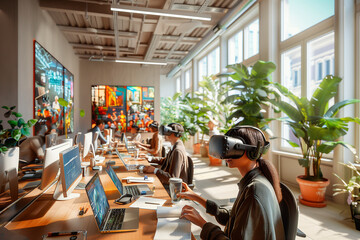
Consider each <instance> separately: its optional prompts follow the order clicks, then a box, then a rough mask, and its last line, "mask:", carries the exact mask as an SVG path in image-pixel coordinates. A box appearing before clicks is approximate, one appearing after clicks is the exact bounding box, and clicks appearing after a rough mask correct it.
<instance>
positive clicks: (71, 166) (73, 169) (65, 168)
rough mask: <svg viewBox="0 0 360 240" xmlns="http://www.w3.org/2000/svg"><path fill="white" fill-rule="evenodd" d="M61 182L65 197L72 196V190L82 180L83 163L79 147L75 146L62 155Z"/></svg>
mask: <svg viewBox="0 0 360 240" xmlns="http://www.w3.org/2000/svg"><path fill="white" fill-rule="evenodd" d="M60 169H61V182H62V186H63V194H64V196H65V197H67V195H69V194H70V192H71V190H70V188H72V187H75V186H74V185H75V183H76V184H77V181H78V180H79V178H80V179H81V176H82V170H81V161H80V153H79V147H78V146H74V147H72V148H70V149H68V150H65V151H63V152H61V153H60Z"/></svg>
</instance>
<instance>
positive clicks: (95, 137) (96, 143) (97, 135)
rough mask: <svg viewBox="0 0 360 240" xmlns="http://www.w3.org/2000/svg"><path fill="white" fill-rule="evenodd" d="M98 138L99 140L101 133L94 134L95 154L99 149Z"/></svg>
mask: <svg viewBox="0 0 360 240" xmlns="http://www.w3.org/2000/svg"><path fill="white" fill-rule="evenodd" d="M98 138H99V132H95V133H94V134H93V140H92V144H93V146H94V154H95V152H96V150H97V149H98Z"/></svg>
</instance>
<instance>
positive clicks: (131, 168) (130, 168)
mask: <svg viewBox="0 0 360 240" xmlns="http://www.w3.org/2000/svg"><path fill="white" fill-rule="evenodd" d="M115 152H116V155H117V156H118V157H119V158H120V160H121V161H122V163H123V164H124V166H125V168H126V170H128V171H134V170H138V168H139V166H141V165H140V164H127V163H125V161H124V159H123V157H122V154H120V152H119V151H118V150H117V149H115Z"/></svg>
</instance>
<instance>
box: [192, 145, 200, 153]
mask: <svg viewBox="0 0 360 240" xmlns="http://www.w3.org/2000/svg"><path fill="white" fill-rule="evenodd" d="M200 146H201V144H200V143H195V144H194V145H193V150H194V152H193V154H200Z"/></svg>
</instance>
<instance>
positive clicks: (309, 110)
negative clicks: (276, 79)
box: [270, 75, 360, 181]
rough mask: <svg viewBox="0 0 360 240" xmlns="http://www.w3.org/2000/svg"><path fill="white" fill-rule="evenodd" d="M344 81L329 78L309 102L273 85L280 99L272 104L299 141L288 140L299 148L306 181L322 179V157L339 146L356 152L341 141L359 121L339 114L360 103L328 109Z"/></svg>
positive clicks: (352, 101) (324, 80)
mask: <svg viewBox="0 0 360 240" xmlns="http://www.w3.org/2000/svg"><path fill="white" fill-rule="evenodd" d="M341 80H342V79H341V78H339V77H335V76H332V75H328V76H326V77H325V78H324V79H323V80H322V81H321V83H320V85H319V86H318V88H317V89H316V90H315V92H314V93H313V95H312V97H311V99H310V100H308V99H307V98H306V97H301V98H300V97H297V96H296V95H294V94H293V93H292V92H291V91H290V90H289V89H287V88H286V87H284V86H282V85H281V84H278V83H275V84H274V86H275V87H276V88H277V90H278V91H279V93H280V96H279V97H277V98H274V99H271V100H270V101H271V103H272V104H274V105H275V106H276V107H277V108H278V109H279V110H280V111H281V112H283V113H284V114H285V115H286V117H284V118H279V120H281V121H283V122H285V123H287V124H288V125H289V127H290V129H291V130H292V132H293V133H294V135H295V136H296V137H297V138H298V139H299V144H300V145H299V144H297V143H295V142H292V141H290V140H287V141H288V142H289V143H290V144H291V146H293V147H300V149H301V152H302V158H301V159H299V160H298V161H299V164H300V165H301V166H302V167H304V168H305V176H304V178H305V179H307V180H314V181H316V180H321V179H323V175H322V172H321V168H320V164H321V158H322V156H323V154H327V153H330V152H331V151H332V150H333V149H334V148H335V147H336V146H337V145H342V146H344V147H346V148H347V149H349V150H350V151H351V152H352V153H354V154H355V153H356V150H355V148H354V147H353V146H351V145H350V144H347V143H345V142H343V141H339V140H338V139H339V138H340V137H342V136H344V135H346V134H347V131H348V129H349V128H348V123H349V122H355V123H360V119H359V118H356V117H338V116H337V114H338V112H339V110H340V109H342V108H343V107H345V106H347V105H349V104H354V103H357V102H360V100H359V99H350V100H344V101H341V102H338V103H335V104H334V105H332V106H331V107H329V104H330V100H331V99H332V98H333V97H335V96H336V94H337V90H338V85H339V83H340V82H341ZM311 170H312V171H311Z"/></svg>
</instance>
